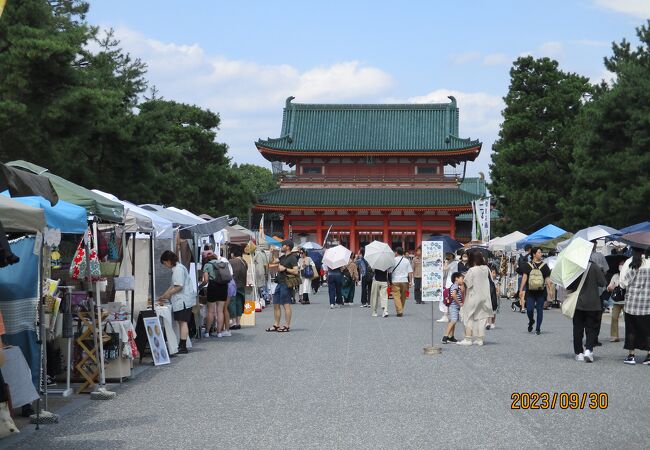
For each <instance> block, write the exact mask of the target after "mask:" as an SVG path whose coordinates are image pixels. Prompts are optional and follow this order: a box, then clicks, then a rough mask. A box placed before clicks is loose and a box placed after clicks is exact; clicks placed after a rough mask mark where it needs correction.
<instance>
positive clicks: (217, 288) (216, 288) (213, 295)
mask: <svg viewBox="0 0 650 450" xmlns="http://www.w3.org/2000/svg"><path fill="white" fill-rule="evenodd" d="M207 300H208V302H209V303H213V302H225V301H226V300H228V285H227V284H219V283H217V282H216V281H214V280H213V281H209V282H208V289H207Z"/></svg>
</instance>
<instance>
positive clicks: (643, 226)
mask: <svg viewBox="0 0 650 450" xmlns="http://www.w3.org/2000/svg"><path fill="white" fill-rule="evenodd" d="M637 231H650V220H647V221H645V222H641V223H637V224H636V225H630V226H629V227H626V228H621V229H620V230H619V231H618V233H614V234H612V235H611V236H609V237H608V238H607V240H608V241H615V240H617V238H620V237H621V236H623V235H624V234H628V233H636V232H637Z"/></svg>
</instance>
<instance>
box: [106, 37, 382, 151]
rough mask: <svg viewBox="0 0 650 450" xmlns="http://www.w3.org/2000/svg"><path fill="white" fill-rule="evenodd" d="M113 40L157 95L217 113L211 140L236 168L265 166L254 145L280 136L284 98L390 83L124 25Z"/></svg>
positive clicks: (335, 94) (354, 69)
mask: <svg viewBox="0 0 650 450" xmlns="http://www.w3.org/2000/svg"><path fill="white" fill-rule="evenodd" d="M115 36H116V38H118V39H119V40H120V41H121V46H122V48H124V50H125V51H127V52H129V53H131V54H132V55H133V56H137V57H139V58H141V59H142V60H143V61H144V62H146V63H147V65H148V73H147V79H148V80H149V82H150V85H155V86H156V87H157V88H158V90H159V95H161V96H162V97H164V98H169V99H173V100H176V101H180V102H184V103H190V104H196V105H199V106H201V107H204V108H209V109H211V110H212V111H215V112H219V113H220V116H221V119H222V124H221V131H220V132H219V134H218V140H219V141H220V142H225V143H227V144H228V145H229V146H230V148H231V150H230V155H231V156H232V157H233V159H234V160H235V161H236V162H255V163H258V164H268V163H267V162H266V161H265V160H264V159H262V157H261V156H260V155H259V153H258V152H257V150H256V149H255V146H254V142H255V141H256V140H257V139H258V138H266V137H268V136H271V137H277V136H278V135H279V130H280V125H281V120H282V107H283V106H284V101H285V99H286V98H287V97H288V96H290V95H293V96H295V97H296V101H298V102H342V101H355V100H356V101H359V100H363V99H367V98H369V97H372V96H377V95H380V94H382V93H384V92H386V90H387V89H388V88H389V87H390V86H391V85H392V83H393V80H392V77H391V76H390V75H389V74H387V73H386V72H384V71H382V70H381V69H379V68H376V67H370V66H368V65H365V64H363V63H362V62H360V61H342V62H338V63H335V64H332V65H329V66H320V67H312V68H308V69H307V70H299V69H298V68H296V67H293V66H291V65H289V64H276V65H270V64H260V63H257V62H253V61H245V60H236V59H229V58H226V57H225V56H222V55H209V54H207V53H206V52H205V51H204V50H203V48H201V46H200V45H198V44H190V45H180V44H175V43H165V42H161V41H158V40H155V39H150V38H148V37H146V36H145V35H143V34H142V33H139V32H137V31H134V30H131V29H129V28H125V27H120V28H117V29H116V30H115Z"/></svg>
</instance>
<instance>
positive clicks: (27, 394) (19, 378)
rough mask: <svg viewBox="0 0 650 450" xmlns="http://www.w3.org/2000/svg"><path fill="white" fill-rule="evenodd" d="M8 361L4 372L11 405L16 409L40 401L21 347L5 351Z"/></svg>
mask: <svg viewBox="0 0 650 450" xmlns="http://www.w3.org/2000/svg"><path fill="white" fill-rule="evenodd" d="M4 352H5V356H6V361H5V364H4V366H2V368H0V370H2V376H3V377H4V379H5V383H7V384H8V385H9V392H10V394H11V404H12V406H13V407H14V408H19V407H21V406H23V405H26V404H28V403H31V402H33V401H34V400H36V399H38V392H36V389H35V388H34V385H33V384H32V371H31V370H29V366H28V365H27V361H25V357H24V356H23V351H22V350H21V349H20V348H19V347H9V348H5V349H4Z"/></svg>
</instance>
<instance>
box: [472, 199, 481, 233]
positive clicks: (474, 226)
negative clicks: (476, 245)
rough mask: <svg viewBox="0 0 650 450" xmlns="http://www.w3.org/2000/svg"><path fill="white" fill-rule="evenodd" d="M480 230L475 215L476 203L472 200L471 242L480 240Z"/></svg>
mask: <svg viewBox="0 0 650 450" xmlns="http://www.w3.org/2000/svg"><path fill="white" fill-rule="evenodd" d="M480 235H481V228H480V226H479V224H478V217H477V214H476V201H475V200H472V241H478V240H480Z"/></svg>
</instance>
